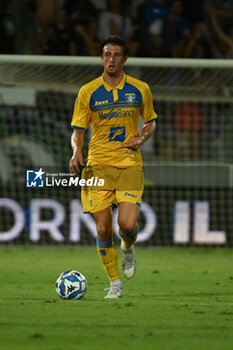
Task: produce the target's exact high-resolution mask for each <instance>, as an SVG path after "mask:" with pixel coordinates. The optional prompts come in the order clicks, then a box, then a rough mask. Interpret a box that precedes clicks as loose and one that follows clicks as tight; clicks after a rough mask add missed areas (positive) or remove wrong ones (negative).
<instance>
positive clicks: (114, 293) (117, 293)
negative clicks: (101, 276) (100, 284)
mask: <svg viewBox="0 0 233 350" xmlns="http://www.w3.org/2000/svg"><path fill="white" fill-rule="evenodd" d="M105 290H108V291H109V292H108V294H107V295H106V296H105V297H104V299H117V298H122V296H123V288H122V284H117V285H113V286H110V288H105Z"/></svg>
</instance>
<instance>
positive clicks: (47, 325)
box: [0, 246, 233, 350]
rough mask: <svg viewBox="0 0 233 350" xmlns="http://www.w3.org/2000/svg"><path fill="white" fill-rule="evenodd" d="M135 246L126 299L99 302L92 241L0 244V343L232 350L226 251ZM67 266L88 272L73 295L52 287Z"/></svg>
mask: <svg viewBox="0 0 233 350" xmlns="http://www.w3.org/2000/svg"><path fill="white" fill-rule="evenodd" d="M136 252H137V262H138V269H137V274H136V276H135V277H134V278H133V279H132V280H124V292H125V295H124V297H123V298H122V299H117V300H104V299H103V298H104V296H105V295H106V291H104V288H105V287H108V281H107V278H106V276H105V272H104V270H103V268H102V266H101V263H100V261H99V258H98V256H97V253H96V250H95V248H94V247H63V246H58V247H35V246H27V247H17V246H15V247H13V246H7V247H1V248H0V275H1V281H0V291H1V292H0V349H1V350H11V349H14V350H29V349H30V350H34V349H40V350H43V349H46V350H50V349H51V350H52V349H54V350H64V349H69V350H72V349H80V350H82V349H88V350H89V349H90V350H91V349H93V350H99V349H101V350H103V349H111V350H115V349H118V350H119V349H127V350H131V349H132V350H137V349H140V350H141V349H143V350H146V349H158V350H167V349H169V350H176V349H179V350H189V349H192V350H194V349H195V350H202V349H203V350H210V349H211V350H218V349H219V350H228V349H229V350H232V349H233V251H232V249H231V248H215V249H214V248H137V251H136ZM119 260H120V259H119ZM119 266H120V261H119ZM68 269H75V270H79V271H80V272H82V273H83V274H84V275H85V276H86V278H87V281H88V292H87V294H86V296H85V297H84V298H83V299H81V300H79V301H64V300H62V299H60V298H59V297H58V296H57V294H56V292H55V280H56V278H57V276H58V275H59V274H60V273H61V272H63V271H65V270H68ZM121 275H122V274H121ZM122 278H123V277H122Z"/></svg>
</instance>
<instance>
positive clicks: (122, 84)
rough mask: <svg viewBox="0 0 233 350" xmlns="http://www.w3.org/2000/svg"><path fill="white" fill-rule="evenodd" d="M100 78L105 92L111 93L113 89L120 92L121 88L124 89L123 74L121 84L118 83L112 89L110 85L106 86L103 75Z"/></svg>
mask: <svg viewBox="0 0 233 350" xmlns="http://www.w3.org/2000/svg"><path fill="white" fill-rule="evenodd" d="M101 78H102V82H103V86H104V87H105V89H106V90H107V91H111V90H115V89H118V90H122V89H123V87H124V85H125V81H126V74H125V73H124V75H123V78H122V80H121V82H120V83H119V84H118V85H117V86H116V87H114V88H113V87H111V86H110V85H108V84H107V83H106V81H104V74H102V76H101Z"/></svg>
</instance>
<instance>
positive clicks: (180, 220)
mask: <svg viewBox="0 0 233 350" xmlns="http://www.w3.org/2000/svg"><path fill="white" fill-rule="evenodd" d="M125 71H126V73H127V74H129V75H132V76H134V77H135V78H138V79H140V80H143V81H145V82H147V83H148V84H149V85H150V88H151V91H152V95H153V100H154V107H155V111H156V112H157V114H158V122H157V130H156V132H155V134H154V135H153V137H152V138H151V139H150V140H148V142H146V143H145V145H144V146H143V148H142V153H143V159H144V171H145V191H144V197H143V205H142V208H141V214H140V218H139V221H140V227H141V231H140V234H139V239H138V244H146V245H232V244H233V216H232V208H233V60H220V59H211V60H209V59H205V60H202V59H167V58H134V57H132V58H129V59H128V61H127V62H126V65H125ZM101 73H102V64H101V61H100V58H99V57H63V56H27V55H24V56H20V55H0V135H1V139H0V140H1V148H0V160H1V168H0V189H1V191H0V193H1V196H0V244H1V243H2V244H3V243H5V242H16V243H22V242H34V243H56V242H63V243H68V244H94V242H95V239H94V238H95V234H96V232H95V224H94V222H93V218H92V217H91V216H90V215H89V216H88V215H84V214H83V213H82V209H81V204H80V189H77V188H66V187H65V186H52V185H51V184H52V182H53V181H55V180H56V179H55V178H56V174H65V175H64V177H68V175H67V173H68V163H69V159H70V156H71V153H72V152H71V148H70V135H71V129H70V121H71V117H72V113H73V105H74V100H75V98H76V96H77V93H78V91H79V89H80V87H81V86H82V85H83V84H85V83H88V82H89V81H90V80H92V79H95V78H96V77H97V76H99V75H100V74H101ZM90 132H91V131H90V130H88V132H87V133H86V134H85V145H84V154H85V155H86V153H87V147H88V142H89V139H90ZM39 169H42V170H43V171H45V173H47V174H48V173H49V174H50V175H49V176H50V177H49V179H48V183H49V184H50V185H48V186H47V187H46V186H45V185H44V187H43V188H32V187H27V184H28V182H27V181H29V180H30V174H31V173H27V171H28V170H30V171H38V170H39ZM27 174H28V175H27ZM51 174H55V176H53V175H51ZM27 176H28V178H27ZM58 177H59V176H58ZM57 181H58V180H57ZM115 216H116V214H115ZM115 216H114V217H115ZM114 225H115V226H114V229H115V232H116V240H118V236H117V225H116V223H114Z"/></svg>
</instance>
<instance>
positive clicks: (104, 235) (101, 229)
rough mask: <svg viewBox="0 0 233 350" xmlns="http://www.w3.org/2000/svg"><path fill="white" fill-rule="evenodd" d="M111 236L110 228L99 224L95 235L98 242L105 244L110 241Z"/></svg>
mask: <svg viewBox="0 0 233 350" xmlns="http://www.w3.org/2000/svg"><path fill="white" fill-rule="evenodd" d="M112 234H113V231H112V228H111V227H109V226H108V225H106V224H105V223H99V224H98V225H97V235H98V238H99V240H100V241H102V242H105V241H108V240H109V239H111V237H112Z"/></svg>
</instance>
